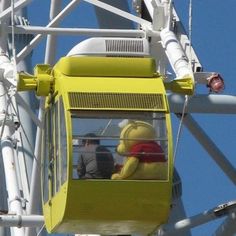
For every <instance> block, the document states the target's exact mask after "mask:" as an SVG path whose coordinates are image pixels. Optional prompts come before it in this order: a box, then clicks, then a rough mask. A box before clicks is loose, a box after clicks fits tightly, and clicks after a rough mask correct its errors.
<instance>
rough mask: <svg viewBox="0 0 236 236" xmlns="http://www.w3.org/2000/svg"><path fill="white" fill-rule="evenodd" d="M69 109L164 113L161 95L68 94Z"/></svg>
mask: <svg viewBox="0 0 236 236" xmlns="http://www.w3.org/2000/svg"><path fill="white" fill-rule="evenodd" d="M68 95H69V105H70V108H71V109H92V110H93V109H99V110H100V109H101V110H127V109H129V110H147V111H148V110H149V111H166V110H167V108H166V104H165V100H164V99H165V97H164V95H163V94H140V93H86V92H69V94H68Z"/></svg>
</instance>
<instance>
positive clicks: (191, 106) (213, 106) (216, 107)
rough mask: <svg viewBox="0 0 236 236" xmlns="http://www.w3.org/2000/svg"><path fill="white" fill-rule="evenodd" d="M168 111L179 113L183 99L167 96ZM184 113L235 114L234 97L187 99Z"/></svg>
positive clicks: (177, 95)
mask: <svg viewBox="0 0 236 236" xmlns="http://www.w3.org/2000/svg"><path fill="white" fill-rule="evenodd" d="M167 97H168V101H169V106H170V111H171V112H172V113H181V112H182V111H183V105H184V102H185V97H184V96H182V95H179V94H174V93H172V94H168V95H167ZM186 113H204V114H210V113H212V114H236V96H233V95H223V94H221V95H219V94H217V95H216V94H210V95H204V94H199V95H194V96H191V97H189V99H188V106H187V108H186Z"/></svg>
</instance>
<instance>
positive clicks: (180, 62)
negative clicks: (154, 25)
mask: <svg viewBox="0 0 236 236" xmlns="http://www.w3.org/2000/svg"><path fill="white" fill-rule="evenodd" d="M160 37H161V41H162V44H163V47H164V48H165V50H166V54H167V57H168V59H169V61H170V64H171V66H172V68H173V70H174V72H175V74H176V75H177V79H178V78H183V77H184V76H189V75H191V74H192V71H191V69H190V67H189V64H188V61H187V57H186V56H185V53H184V51H183V49H182V47H181V45H180V43H179V41H178V39H177V38H176V36H175V34H174V33H173V32H172V31H170V30H169V29H167V28H165V29H163V30H162V31H161V33H160Z"/></svg>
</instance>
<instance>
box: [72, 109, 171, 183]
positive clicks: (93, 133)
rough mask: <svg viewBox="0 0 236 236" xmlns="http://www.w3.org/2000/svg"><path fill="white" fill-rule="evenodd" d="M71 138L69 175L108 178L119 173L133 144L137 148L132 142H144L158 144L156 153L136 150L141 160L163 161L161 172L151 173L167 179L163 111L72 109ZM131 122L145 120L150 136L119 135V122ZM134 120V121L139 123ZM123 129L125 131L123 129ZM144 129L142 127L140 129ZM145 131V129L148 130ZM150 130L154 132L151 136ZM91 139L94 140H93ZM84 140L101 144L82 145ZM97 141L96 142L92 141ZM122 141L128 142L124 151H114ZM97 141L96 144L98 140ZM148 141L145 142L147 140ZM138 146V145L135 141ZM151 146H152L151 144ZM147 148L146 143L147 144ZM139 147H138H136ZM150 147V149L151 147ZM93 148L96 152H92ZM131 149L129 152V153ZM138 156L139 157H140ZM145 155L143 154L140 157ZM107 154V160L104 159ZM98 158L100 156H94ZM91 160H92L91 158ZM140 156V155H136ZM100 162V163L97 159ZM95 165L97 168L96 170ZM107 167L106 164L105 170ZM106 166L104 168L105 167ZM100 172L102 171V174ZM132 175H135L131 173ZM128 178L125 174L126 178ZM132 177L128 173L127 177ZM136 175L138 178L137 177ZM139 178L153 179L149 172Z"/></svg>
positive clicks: (165, 129) (165, 134)
mask: <svg viewBox="0 0 236 236" xmlns="http://www.w3.org/2000/svg"><path fill="white" fill-rule="evenodd" d="M71 119H72V132H73V133H72V141H73V163H72V164H73V173H72V178H73V179H89V178H98V179H99V178H106V179H110V178H111V176H112V175H113V174H115V173H119V171H120V170H121V168H122V166H123V165H124V163H125V161H126V160H127V156H129V155H131V154H130V153H132V152H133V153H134V152H135V150H136V149H135V148H136V147H137V148H139V147H138V145H136V147H134V146H135V144H138V143H141V141H142V142H143V143H145V145H143V146H145V147H147V146H149V144H150V147H151V145H153V146H155V147H154V149H155V150H157V149H156V146H158V148H159V147H160V149H158V150H160V153H157V152H156V151H155V154H154V153H149V155H148V154H147V153H146V154H141V153H138V154H137V153H136V154H137V155H138V156H139V157H138V158H142V161H141V162H145V161H147V162H158V163H160V166H161V164H163V165H162V166H163V168H162V169H161V172H162V174H160V177H158V176H159V175H158V174H157V175H155V179H156V178H160V179H161V180H167V178H168V168H167V166H168V139H167V127H166V119H165V114H163V113H151V112H142V113H141V112H132V113H131V112H126V113H122V112H109V113H108V112H102V111H100V112H82V111H78V112H73V113H72V117H71ZM132 122H139V123H142V124H143V123H145V125H144V126H145V127H146V126H147V127H148V128H147V129H149V128H150V130H152V129H153V130H152V131H150V132H151V133H152V137H151V136H150V138H144V137H132V136H131V137H126V136H124V137H122V135H121V134H122V133H121V132H122V128H121V127H120V126H122V125H123V126H125V125H128V124H131V123H132ZM139 123H136V124H139ZM127 132H129V131H128V130H127ZM144 132H145V131H144ZM148 132H149V131H148ZM153 132H154V133H155V135H154V136H153ZM94 141H95V142H94ZM86 142H87V143H93V144H96V145H97V146H102V147H101V148H95V147H93V148H85V145H86ZM96 142H97V143H96ZM122 142H125V143H126V145H131V144H132V145H131V146H132V149H131V147H130V150H128V152H129V154H128V153H118V152H117V147H118V149H119V146H121V145H120V144H121V143H122ZM98 143H99V144H98ZM147 143H148V144H147ZM139 146H140V145H139ZM153 146H152V147H153ZM147 148H148V147H147ZM138 150H139V149H138ZM152 150H153V149H152ZM94 151H96V152H97V153H99V154H98V155H97V154H96V156H94ZM133 153H132V154H133ZM110 154H111V155H112V158H113V166H112V165H111V163H110ZM141 156H142V157H141ZM144 156H145V158H144ZM107 157H108V159H109V162H108V163H105V160H107V159H106V158H107ZM98 158H100V159H98ZM94 160H95V162H94ZM140 160H141V159H140ZM100 162H101V163H100ZM96 168H97V170H96ZM107 168H110V170H108V169H107ZM106 169H107V170H106ZM103 173H104V174H103ZM133 177H134V179H136V177H135V176H133ZM128 179H129V178H128ZM131 179H132V177H131ZM137 179H139V178H137ZM141 179H154V178H152V177H151V174H150V176H142V177H141Z"/></svg>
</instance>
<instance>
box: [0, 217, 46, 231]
mask: <svg viewBox="0 0 236 236" xmlns="http://www.w3.org/2000/svg"><path fill="white" fill-rule="evenodd" d="M43 224H44V218H43V216H42V215H0V226H4V227H17V228H21V227H42V226H43ZM17 235H18V234H16V236H17Z"/></svg>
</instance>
